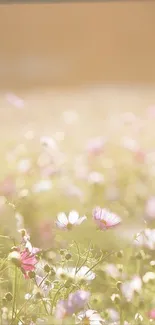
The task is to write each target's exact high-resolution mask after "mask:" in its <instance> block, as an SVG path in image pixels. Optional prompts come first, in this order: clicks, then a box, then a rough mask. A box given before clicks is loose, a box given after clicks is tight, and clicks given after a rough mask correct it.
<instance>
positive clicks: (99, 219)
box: [93, 207, 121, 230]
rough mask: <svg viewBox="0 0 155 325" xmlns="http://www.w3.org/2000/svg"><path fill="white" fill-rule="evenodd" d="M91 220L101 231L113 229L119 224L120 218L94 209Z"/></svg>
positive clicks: (98, 208) (106, 211) (108, 212)
mask: <svg viewBox="0 0 155 325" xmlns="http://www.w3.org/2000/svg"><path fill="white" fill-rule="evenodd" d="M93 219H94V221H95V223H96V224H97V226H98V227H99V228H100V229H101V230H106V229H109V228H113V227H115V226H117V225H118V224H120V222H121V218H120V217H119V216H118V215H116V214H115V213H112V212H110V211H109V210H107V209H102V208H100V207H96V208H95V209H94V210H93Z"/></svg>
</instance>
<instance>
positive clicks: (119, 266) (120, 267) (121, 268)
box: [117, 264, 123, 272]
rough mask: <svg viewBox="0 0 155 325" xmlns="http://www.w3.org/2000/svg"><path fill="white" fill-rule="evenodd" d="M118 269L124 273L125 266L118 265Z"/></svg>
mask: <svg viewBox="0 0 155 325" xmlns="http://www.w3.org/2000/svg"><path fill="white" fill-rule="evenodd" d="M117 268H118V271H119V272H123V265H122V264H117Z"/></svg>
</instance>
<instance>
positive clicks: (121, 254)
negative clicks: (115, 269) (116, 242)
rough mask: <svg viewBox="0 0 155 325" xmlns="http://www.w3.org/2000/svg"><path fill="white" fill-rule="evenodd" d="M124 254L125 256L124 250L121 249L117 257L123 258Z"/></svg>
mask: <svg viewBox="0 0 155 325" xmlns="http://www.w3.org/2000/svg"><path fill="white" fill-rule="evenodd" d="M123 256H124V253H123V250H120V251H119V252H118V253H117V257H118V258H122V257H123Z"/></svg>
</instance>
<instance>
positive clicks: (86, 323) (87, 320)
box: [82, 316, 90, 325]
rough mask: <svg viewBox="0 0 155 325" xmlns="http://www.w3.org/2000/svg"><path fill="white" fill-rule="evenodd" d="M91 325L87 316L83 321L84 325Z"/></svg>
mask: <svg viewBox="0 0 155 325" xmlns="http://www.w3.org/2000/svg"><path fill="white" fill-rule="evenodd" d="M89 324H90V322H89V318H88V317H86V316H85V317H84V318H83V320H82V325H89Z"/></svg>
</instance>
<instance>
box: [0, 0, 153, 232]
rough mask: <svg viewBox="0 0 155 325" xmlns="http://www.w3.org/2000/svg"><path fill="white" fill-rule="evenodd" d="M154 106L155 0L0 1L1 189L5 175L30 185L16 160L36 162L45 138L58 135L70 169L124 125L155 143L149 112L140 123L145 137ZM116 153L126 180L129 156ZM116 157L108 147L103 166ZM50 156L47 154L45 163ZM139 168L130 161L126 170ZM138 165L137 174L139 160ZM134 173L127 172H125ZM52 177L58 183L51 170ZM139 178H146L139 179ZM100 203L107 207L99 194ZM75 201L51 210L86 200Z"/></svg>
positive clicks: (125, 130) (125, 132) (20, 184)
mask: <svg viewBox="0 0 155 325" xmlns="http://www.w3.org/2000/svg"><path fill="white" fill-rule="evenodd" d="M154 105H155V2H154V1H149V0H147V1H106V2H103V3H96V2H95V1H94V3H89V2H86V3H81V2H79V3H78V1H77V3H73V4H72V3H68V4H67V3H66V4H61V3H60V4H31V5H30V4H27V5H26V4H22V5H21V4H11V1H10V4H9V5H1V6H0V121H1V123H0V125H1V127H0V135H1V143H0V144H1V145H0V153H1V169H0V178H1V182H2V194H4V192H5V191H6V188H9V186H10V183H9V181H10V180H8V183H7V182H6V184H7V185H5V186H6V187H5V191H4V188H3V185H4V183H3V182H5V177H8V176H7V175H8V174H11V175H14V176H15V178H16V185H17V187H18V191H19V189H20V190H21V189H25V187H27V186H28V185H27V180H25V179H26V177H27V176H25V174H24V176H23V174H22V177H21V173H23V169H24V168H26V167H19V165H18V167H17V166H16V163H17V161H18V159H19V157H18V158H17V156H18V155H19V156H20V159H27V158H28V159H30V158H31V157H33V156H35V155H40V154H41V153H40V147H39V146H40V142H39V141H40V140H39V139H40V138H41V137H43V136H47V137H51V136H52V137H54V139H55V141H57V142H58V143H61V145H60V146H62V148H63V149H62V150H64V151H65V155H67V158H66V160H65V163H66V164H68V166H69V165H70V164H72V163H71V162H72V160H71V159H72V158H73V160H74V163H75V160H76V158H77V157H78V155H80V154H81V152H82V154H83V152H84V150H85V148H86V144H87V141H88V140H89V139H90V138H93V137H98V136H101V137H102V136H103V137H106V136H108V137H109V136H110V137H111V138H110V139H112V138H113V140H115V141H117V140H116V134H118V131H120V128H122V129H121V130H122V131H120V134H121V135H120V136H128V137H132V136H135V138H136V136H137V133H136V131H137V130H139V131H138V132H139V133H138V141H141V140H144V136H145V135H146V138H147V139H145V141H144V144H142V146H143V145H144V147H147V146H148V147H149V145H150V139H151V140H152V142H153V139H154V135H153V133H151V134H150V130H151V132H153V130H154V127H153V125H154V124H151V123H153V121H152V117H151V118H150V120H149V122H148V123H147V125H144V124H143V132H142V133H141V131H140V130H141V119H142V118H143V119H144V120H143V121H145V120H146V119H147V118H148V115H147V112H148V111H149V112H150V110H149V109H151V108H152V109H153V108H154ZM123 112H124V113H125V112H126V113H127V112H129V114H128V116H126V119H127V120H129V122H131V125H130V126H131V128H128V127H126V125H125V126H124V124H121V126H120V125H119V121H120V120H121V118H119V116H121V114H122V113H123ZM134 114H136V115H137V116H138V122H137V120H135V119H134V118H133V115H134ZM124 118H125V117H124ZM122 121H123V120H122ZM133 121H134V125H133V124H132V122H133ZM122 123H124V122H122ZM137 123H138V124H137ZM133 130H134V131H133ZM121 132H122V133H121ZM134 132H135V133H134ZM29 140H32V141H29ZM27 141H29V142H28V144H27ZM110 141H111V140H110ZM136 141H137V140H136ZM30 142H31V144H30ZM118 143H119V140H118ZM118 143H116V144H117V145H118ZM27 146H28V148H27ZM129 146H130V145H129ZM15 148H16V149H15ZM25 148H26V149H25ZM115 150H116V149H115ZM115 150H114V155H113V158H112V159H114V164H115V162H116V165H117V167H118V165H119V164H120V165H119V168H120V172H119V173H120V174H119V177H120V179H121V177H122V175H121V172H122V169H121V168H122V164H123V161H124V160H123V159H124V158H122V157H125V159H126V156H122V154H121V155H120V156H119V155H118V154H117V153H116V151H115ZM151 150H152V149H151ZM12 152H13V154H12ZM14 152H15V156H16V157H15V156H14ZM16 154H17V155H16ZM68 155H69V156H68ZM76 156H77V157H76ZM39 157H40V156H39ZM71 157H72V158H71ZM109 157H110V159H111V156H110V153H108V155H107V156H106V158H105V161H104V168H107V167H105V166H107V165H108V166H111V165H110V162H109V161H108V160H106V159H109ZM46 158H47V157H46ZM118 158H120V161H119V162H117V159H118ZM35 159H36V160H35ZM37 159H38V158H34V161H33V164H34V165H33V168H32V171H31V172H32V173H30V175H29V174H28V182H29V181H30V180H31V181H32V176H34V179H35V181H36V179H37V178H36V174H35V172H34V170H35V167H34V166H36V164H38V160H37ZM115 159H116V161H115ZM121 159H122V161H121ZM140 159H141V158H140ZM41 161H42V160H41ZM43 161H44V159H43ZM47 161H48V159H47ZM47 161H46V159H45V165H46V162H47ZM77 161H78V160H77ZM76 163H77V162H76ZM102 163H103V161H102ZM23 164H24V165H22V166H25V163H23ZM41 164H42V163H41ZM43 164H44V163H43ZM61 164H62V165H63V159H62V162H61ZM77 164H78V163H77ZM87 164H88V167H89V168H90V169H91V168H94V169H95V168H96V167H95V165H93V167H92V166H91V167H90V165H91V163H90V161H89V160H88V162H87ZM96 166H98V165H96ZM102 167H103V166H102ZM41 168H42V165H41ZM97 168H98V167H97ZM108 168H112V167H108ZM132 168H133V166H132V165H130V166H129V169H130V170H132ZM134 168H136V173H137V168H138V167H137V165H136V167H134ZM30 169H31V167H30ZM26 170H27V169H26ZM28 170H29V168H28ZM142 172H143V167H142ZM67 173H68V172H67V171H66V169H65V171H64V170H63V177H64V178H65V177H66V176H67V177H68V174H67ZM127 174H128V171H125V172H124V175H123V177H124V178H125V177H126V176H127ZM38 175H40V174H38ZM41 175H42V174H41ZM11 177H12V176H11ZM39 177H40V176H39ZM41 177H43V176H41ZM50 177H51V179H52V181H53V178H52V177H53V176H51V175H50ZM138 177H140V179H141V177H142V176H138ZM64 178H63V182H64V183H65V180H64ZM114 178H115V177H114ZM124 178H123V179H124ZM111 181H112V180H111ZM66 182H68V181H67V180H66ZM122 182H126V181H124V180H123V181H122ZM64 183H63V184H64ZM8 184H9V185H8ZM122 184H125V183H122ZM31 185H32V184H31ZM7 186H8V187H7ZM82 186H83V185H82ZM123 186H124V185H123ZM148 187H149V191H150V192H149V195H152V194H153V191H154V187H152V188H151V187H150V185H148ZM72 190H73V189H72ZM71 192H72V191H71ZM129 192H130V193H131V192H132V191H131V189H130V190H129ZM100 193H102V192H100ZM59 195H60V192H59V190H58V197H59ZM77 196H78V195H77ZM37 200H38V199H37ZM52 200H53V201H51V197H50V200H49V203H50V204H51V202H56V199H55V196H53V197H52ZM89 200H90V202H91V205H93V202H94V203H97V202H95V200H94V201H92V197H89ZM97 201H98V203H99V204H101V205H102V195H101V196H100V199H97ZM129 201H130V200H129ZM32 202H33V197H32ZM39 202H40V199H39ZM68 202H69V203H68V204H69V205H68V206H67V205H65V204H64V203H63V204H61V203H60V202H59V204H58V203H57V207H56V206H55V208H54V212H52V213H53V215H54V216H55V214H56V212H58V211H59V210H62V209H66V210H67V211H68V210H69V208H74V207H75V208H78V206H79V204H78V203H77V202H75V201H72V202H71V201H68ZM73 203H74V206H73ZM29 204H30V202H29V201H28V203H27V206H26V207H25V206H24V208H22V209H21V211H22V212H23V211H26V212H24V213H25V215H29V217H30V219H31V220H30V221H29V226H30V223H32V220H33V218H31V216H30V213H29V209H30V205H29ZM53 204H54V203H53ZM130 204H131V202H129V205H130ZM140 204H141V203H140ZM32 205H33V203H32ZM34 205H35V204H34ZM140 207H141V206H140ZM113 208H114V209H115V208H116V210H118V211H119V210H120V209H119V208H118V209H117V207H115V206H113ZM23 209H25V210H23ZM31 209H32V211H33V213H34V211H36V207H35V206H33V208H32V207H31ZM38 209H39V208H38ZM47 210H48V209H47ZM81 210H82V209H81ZM41 211H42V212H44V213H45V216H44V215H43V218H44V217H45V219H46V218H47V217H48V215H50V214H51V211H50V210H48V211H44V208H43V206H42V210H41ZM49 211H50V212H49ZM123 211H124V210H123ZM116 212H117V211H116ZM121 212H122V210H121ZM37 218H38V216H36V220H37Z"/></svg>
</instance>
